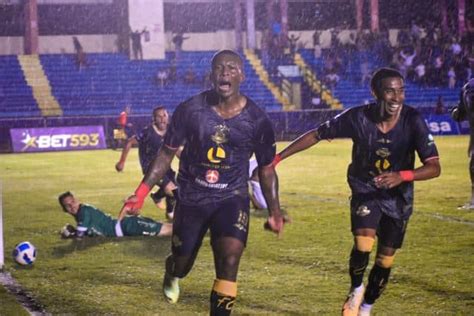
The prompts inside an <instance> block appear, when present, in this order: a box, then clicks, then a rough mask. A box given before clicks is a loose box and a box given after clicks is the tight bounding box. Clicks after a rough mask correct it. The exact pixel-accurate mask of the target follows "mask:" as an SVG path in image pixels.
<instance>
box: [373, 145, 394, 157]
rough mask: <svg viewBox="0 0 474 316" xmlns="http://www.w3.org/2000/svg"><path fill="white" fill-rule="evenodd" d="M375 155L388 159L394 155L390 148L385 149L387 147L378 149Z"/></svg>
mask: <svg viewBox="0 0 474 316" xmlns="http://www.w3.org/2000/svg"><path fill="white" fill-rule="evenodd" d="M375 154H376V155H377V156H379V157H381V158H387V157H389V156H390V155H391V154H392V153H391V152H390V150H388V148H385V147H382V148H379V149H377V151H376V152H375Z"/></svg>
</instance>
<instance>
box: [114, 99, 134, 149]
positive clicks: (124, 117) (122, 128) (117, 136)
mask: <svg viewBox="0 0 474 316" xmlns="http://www.w3.org/2000/svg"><path fill="white" fill-rule="evenodd" d="M130 111H131V107H130V106H129V105H127V106H125V108H124V110H123V111H122V112H120V115H119V117H118V120H117V123H118V129H115V130H114V141H115V142H114V148H117V147H122V146H123V145H124V144H125V142H126V141H127V139H128V138H129V137H130V136H131V135H132V134H133V131H132V128H133V124H132V123H130V122H129V121H128V116H129V114H130Z"/></svg>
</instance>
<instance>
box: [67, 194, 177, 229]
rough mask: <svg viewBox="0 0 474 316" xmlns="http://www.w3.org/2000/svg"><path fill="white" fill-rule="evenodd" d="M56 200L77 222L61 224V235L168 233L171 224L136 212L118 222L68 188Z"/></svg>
mask: <svg viewBox="0 0 474 316" xmlns="http://www.w3.org/2000/svg"><path fill="white" fill-rule="evenodd" d="M58 200H59V204H60V205H61V207H62V208H63V210H64V212H66V213H69V214H71V215H72V216H73V217H74V219H75V220H76V223H77V228H74V226H72V225H70V224H66V226H64V227H63V229H62V230H61V236H62V237H63V238H72V237H83V236H91V237H94V236H105V237H123V236H171V232H172V227H173V225H172V224H170V223H160V222H157V221H154V220H152V219H151V218H147V217H142V216H138V215H134V216H126V217H124V218H123V219H122V220H121V221H118V220H117V219H114V218H112V217H111V216H110V215H106V214H105V213H104V212H102V211H101V210H99V209H98V208H96V207H94V206H92V205H88V204H81V203H80V201H79V200H78V199H77V198H76V197H75V196H74V195H73V194H72V193H71V192H69V191H67V192H64V193H62V194H61V195H60V196H59V197H58Z"/></svg>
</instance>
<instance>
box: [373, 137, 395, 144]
mask: <svg viewBox="0 0 474 316" xmlns="http://www.w3.org/2000/svg"><path fill="white" fill-rule="evenodd" d="M391 142H392V141H391V140H390V139H386V138H380V139H378V140H377V143H382V144H390V143H391Z"/></svg>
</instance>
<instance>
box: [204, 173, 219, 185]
mask: <svg viewBox="0 0 474 316" xmlns="http://www.w3.org/2000/svg"><path fill="white" fill-rule="evenodd" d="M206 181H207V182H208V183H216V182H218V181H219V171H217V170H207V171H206Z"/></svg>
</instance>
